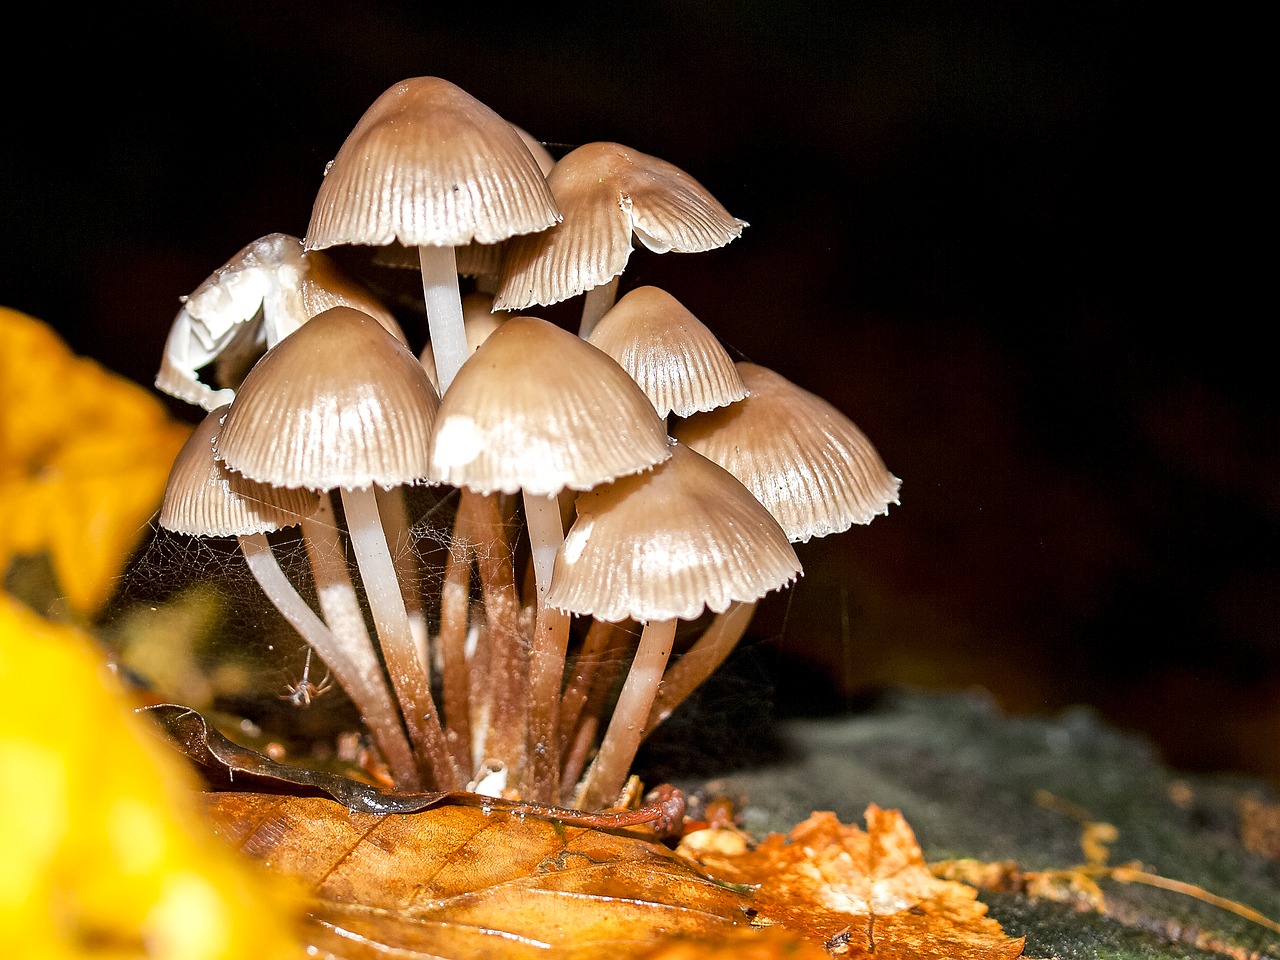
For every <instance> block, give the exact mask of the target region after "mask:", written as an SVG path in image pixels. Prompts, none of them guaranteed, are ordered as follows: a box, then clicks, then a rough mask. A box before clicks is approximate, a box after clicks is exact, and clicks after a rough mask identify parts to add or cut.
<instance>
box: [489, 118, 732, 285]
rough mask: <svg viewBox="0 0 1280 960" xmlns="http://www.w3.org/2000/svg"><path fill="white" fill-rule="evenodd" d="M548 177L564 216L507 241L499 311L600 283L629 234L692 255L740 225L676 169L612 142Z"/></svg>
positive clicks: (569, 158)
mask: <svg viewBox="0 0 1280 960" xmlns="http://www.w3.org/2000/svg"><path fill="white" fill-rule="evenodd" d="M547 183H548V185H549V186H550V187H551V191H552V193H553V194H554V196H555V202H556V204H557V206H558V207H559V209H560V212H561V213H562V214H563V216H564V219H563V220H562V221H561V222H560V224H559V225H557V226H555V227H552V228H551V229H550V230H547V231H543V232H542V233H539V234H536V235H529V236H524V237H519V238H516V239H513V240H512V241H511V242H510V243H509V244H508V245H507V252H506V257H505V259H504V260H503V267H502V282H501V285H500V286H499V288H498V292H497V296H496V298H495V304H496V306H497V307H498V308H499V309H503V310H522V309H524V308H525V307H528V306H531V305H533V304H535V303H536V304H542V305H544V306H545V305H548V304H552V303H559V302H560V301H561V300H567V299H568V298H569V297H573V296H577V295H578V294H580V293H583V292H585V291H587V290H590V289H592V288H593V287H598V286H600V285H601V284H603V283H607V282H608V281H609V280H612V279H613V278H614V277H616V276H619V275H620V274H621V273H622V271H623V268H624V267H626V264H627V259H628V257H630V256H631V245H632V240H633V236H634V237H638V238H639V239H640V242H641V243H643V244H644V245H645V246H646V247H648V248H649V249H650V250H653V251H655V252H657V253H666V252H667V251H672V250H674V251H676V252H678V253H699V252H702V251H706V250H713V249H715V248H716V247H722V246H724V245H725V244H726V243H728V242H729V241H731V240H733V239H734V238H736V237H738V236H740V235H741V233H742V229H743V227H745V226H746V225H747V224H746V222H745V221H743V220H739V219H737V218H736V217H734V216H732V215H730V213H729V211H728V210H726V209H725V208H724V206H723V205H722V204H721V203H720V202H719V201H718V200H716V198H715V197H713V196H712V195H711V193H710V192H709V191H708V190H707V188H706V187H704V186H702V184H700V183H698V181H696V180H694V179H693V177H691V176H689V175H688V174H687V173H685V172H684V171H683V170H681V169H680V168H679V167H676V166H675V165H674V164H670V163H668V162H667V161H665V160H660V159H658V158H657V157H651V156H649V155H648V154H646V153H641V152H640V151H639V150H633V149H631V148H630V147H624V146H623V145H621V144H618V143H607V142H603V143H588V144H584V145H583V146H581V147H578V148H577V149H575V150H572V151H570V152H569V153H567V154H565V156H563V157H562V158H561V159H560V160H559V161H558V162H557V163H556V165H555V166H554V167H552V169H551V172H550V173H549V174H548V175H547Z"/></svg>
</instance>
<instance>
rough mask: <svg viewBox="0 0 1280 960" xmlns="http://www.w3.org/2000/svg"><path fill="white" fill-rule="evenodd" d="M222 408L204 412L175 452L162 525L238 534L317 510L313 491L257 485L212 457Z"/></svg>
mask: <svg viewBox="0 0 1280 960" xmlns="http://www.w3.org/2000/svg"><path fill="white" fill-rule="evenodd" d="M226 412H227V406H226V405H223V406H221V407H218V408H217V409H216V410H213V411H212V412H210V413H209V414H208V415H206V416H205V418H204V419H203V420H201V421H200V423H199V424H198V425H197V426H196V428H195V430H193V431H192V433H191V436H189V437H188V438H187V442H186V443H184V444H183V445H182V449H181V450H180V451H178V456H177V457H176V458H175V459H174V461H173V469H172V470H171V471H170V472H169V483H168V485H167V486H166V487H165V491H164V501H163V502H162V503H161V505H160V521H159V522H160V526H162V527H164V529H166V530H172V531H173V532H174V533H184V534H187V535H188V536H193V537H240V536H248V535H249V534H254V533H270V532H271V531H273V530H279V529H282V528H283V527H290V526H293V525H294V524H297V523H300V522H302V518H303V517H304V516H310V515H311V514H312V513H313V512H314V511H315V509H316V505H317V501H316V495H315V494H314V493H311V492H309V491H306V490H298V489H288V488H285V487H273V486H271V485H270V484H265V483H258V482H256V481H254V480H250V479H249V478H247V477H244V476H241V475H240V474H238V473H236V472H235V471H233V470H228V469H227V468H226V467H225V466H224V465H223V464H221V463H219V462H218V461H217V460H215V459H214V456H213V442H214V439H215V438H216V437H217V436H218V431H219V430H220V429H221V428H222V418H223V417H224V416H225V415H226Z"/></svg>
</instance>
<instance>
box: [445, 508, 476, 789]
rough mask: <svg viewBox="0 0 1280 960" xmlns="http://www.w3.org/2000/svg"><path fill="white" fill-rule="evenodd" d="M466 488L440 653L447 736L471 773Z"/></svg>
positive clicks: (448, 569)
mask: <svg viewBox="0 0 1280 960" xmlns="http://www.w3.org/2000/svg"><path fill="white" fill-rule="evenodd" d="M468 494H469V491H467V490H466V489H465V488H464V489H463V491H462V496H461V497H460V498H459V502H458V512H457V514H456V516H455V517H454V521H453V536H452V537H451V538H450V540H449V557H448V559H447V560H446V561H445V567H444V583H443V584H442V585H441V587H440V633H439V637H438V642H439V644H440V656H441V660H442V661H443V667H442V669H441V674H442V678H441V679H442V681H443V687H444V691H443V692H444V719H445V739H446V740H448V741H449V748H450V750H451V752H452V753H453V760H454V763H456V764H457V765H458V769H459V770H461V771H462V772H463V773H464V774H465V775H468V776H469V775H470V773H471V769H472V758H471V705H470V700H471V682H470V666H469V665H468V664H467V632H468V630H469V629H470V614H471V559H472V554H473V547H472V532H471V527H472V525H473V521H472V519H471V515H472V514H473V513H474V512H475V507H474V503H475V500H474V495H470V496H469V495H468Z"/></svg>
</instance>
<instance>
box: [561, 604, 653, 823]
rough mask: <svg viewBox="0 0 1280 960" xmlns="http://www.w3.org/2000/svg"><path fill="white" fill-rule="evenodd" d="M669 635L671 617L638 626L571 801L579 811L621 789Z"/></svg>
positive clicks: (604, 801) (606, 801)
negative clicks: (596, 746)
mask: <svg viewBox="0 0 1280 960" xmlns="http://www.w3.org/2000/svg"><path fill="white" fill-rule="evenodd" d="M675 636H676V621H675V620H650V621H649V622H648V623H646V624H645V625H644V631H643V632H642V633H641V634H640V643H639V645H638V646H637V647H636V655H635V658H634V659H633V660H632V661H631V670H630V672H628V673H627V679H626V682H625V683H623V685H622V692H621V693H620V694H619V695H618V703H617V705H616V706H615V707H614V708H613V716H612V717H610V718H609V727H608V729H607V730H606V731H605V734H604V739H603V740H602V741H601V742H600V752H599V753H597V754H596V759H595V761H594V762H593V763H592V764H591V768H590V769H589V770H588V771H587V775H586V777H584V778H583V781H582V785H581V786H580V787H579V788H578V793H577V796H576V797H575V798H574V803H573V805H574V806H575V807H577V808H578V809H579V810H599V809H603V808H604V807H605V806H607V805H609V804H612V803H613V802H614V801H615V800H617V798H618V794H619V793H621V791H622V785H623V784H624V783H625V782H626V779H627V771H628V770H630V768H631V761H632V760H634V759H635V756H636V750H638V749H639V747H640V740H641V737H642V734H643V731H644V720H645V718H646V717H647V716H648V715H649V710H650V709H651V708H652V706H653V699H654V696H655V695H656V694H657V692H658V684H659V683H660V682H661V681H662V672H663V670H665V669H666V666H667V659H668V658H669V657H670V656H671V646H672V644H673V643H674V641H675Z"/></svg>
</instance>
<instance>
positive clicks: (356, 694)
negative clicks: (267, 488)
mask: <svg viewBox="0 0 1280 960" xmlns="http://www.w3.org/2000/svg"><path fill="white" fill-rule="evenodd" d="M237 539H238V541H239V544H240V552H241V553H243V554H244V558H245V561H246V562H247V563H248V565H249V570H250V572H251V573H252V574H253V576H254V579H256V580H257V581H258V584H259V586H261V587H262V590H263V592H264V593H265V594H266V595H267V596H268V597H269V598H270V600H271V602H272V603H273V604H274V605H275V607H276V609H277V610H279V611H280V613H281V614H283V616H284V618H285V619H286V620H288V621H289V624H290V625H291V626H292V627H293V628H294V629H295V630H297V631H298V634H299V635H300V636H301V637H302V638H303V639H304V640H305V641H306V642H307V645H308V646H310V647H311V649H312V650H314V651H315V652H316V653H317V654H318V655H319V657H320V659H321V660H323V661H324V662H325V666H327V667H328V668H329V670H330V671H331V672H332V673H333V676H334V679H336V680H337V681H338V684H339V685H340V686H341V687H342V688H343V689H344V690H345V691H346V692H347V696H349V697H350V698H351V702H352V703H354V704H355V705H356V707H357V709H359V710H360V713H361V715H362V716H363V717H364V719H365V722H366V723H367V724H368V726H369V732H370V734H371V735H372V736H373V740H374V743H375V744H377V746H378V749H379V750H380V751H381V752H382V756H383V759H384V760H385V761H386V763H387V766H388V768H389V769H390V770H391V776H392V779H394V780H395V782H396V786H398V787H400V788H402V789H409V790H418V789H421V783H420V781H419V779H418V773H417V770H416V768H415V765H414V761H413V755H412V753H411V752H410V750H409V743H408V741H407V740H406V739H405V736H404V731H403V730H402V729H401V727H400V721H399V719H398V717H397V714H396V709H395V706H394V705H393V704H392V703H391V697H390V695H389V694H388V692H387V688H386V685H385V684H384V682H383V680H382V674H381V672H380V670H379V669H378V664H377V661H376V660H375V659H373V658H372V657H370V658H368V660H366V658H364V657H362V656H360V654H359V652H358V650H356V649H353V648H351V647H349V646H347V645H345V644H344V643H343V641H342V639H341V638H340V637H339V636H337V635H335V634H334V633H333V631H331V630H330V629H329V628H328V627H326V626H325V625H324V622H323V621H322V620H321V619H320V618H319V617H318V616H316V614H315V612H314V611H313V610H312V609H311V607H309V606H308V605H307V603H306V601H305V600H303V599H302V597H301V596H300V595H299V594H298V591H297V590H296V589H295V588H294V586H293V584H291V583H290V582H289V580H288V578H287V577H286V576H285V575H284V571H283V570H281V569H280V564H279V563H278V562H277V561H276V558H275V554H274V553H272V552H271V545H270V543H268V541H267V538H266V535H265V534H261V533H254V534H245V535H242V536H240V537H238V538H237ZM371 652H372V651H371Z"/></svg>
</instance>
